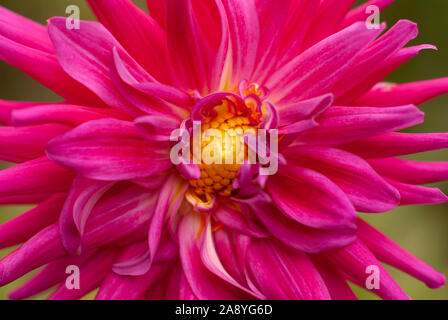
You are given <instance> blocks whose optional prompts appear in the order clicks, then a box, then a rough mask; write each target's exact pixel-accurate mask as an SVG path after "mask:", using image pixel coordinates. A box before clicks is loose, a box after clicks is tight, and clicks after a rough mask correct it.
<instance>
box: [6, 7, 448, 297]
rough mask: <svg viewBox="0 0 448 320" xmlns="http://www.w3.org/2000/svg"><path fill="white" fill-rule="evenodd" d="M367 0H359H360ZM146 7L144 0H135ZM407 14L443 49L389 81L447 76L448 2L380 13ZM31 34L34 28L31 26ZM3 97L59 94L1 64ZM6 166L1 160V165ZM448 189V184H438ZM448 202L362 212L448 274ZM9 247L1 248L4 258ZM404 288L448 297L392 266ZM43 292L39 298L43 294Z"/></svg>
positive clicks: (437, 156)
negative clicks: (374, 213) (367, 212)
mask: <svg viewBox="0 0 448 320" xmlns="http://www.w3.org/2000/svg"><path fill="white" fill-rule="evenodd" d="M362 2H363V1H359V3H362ZM135 3H137V4H138V5H139V6H141V7H142V8H144V0H139V1H135ZM72 4H75V5H78V6H79V7H80V9H81V19H83V20H93V19H94V17H93V15H92V13H91V12H90V10H89V8H88V7H87V5H86V4H85V1H83V0H0V5H2V6H4V7H6V8H8V9H10V10H13V11H15V12H18V13H20V14H22V15H24V16H26V17H29V18H31V19H33V20H36V21H38V22H40V23H43V24H45V23H46V20H47V19H48V18H49V17H52V16H64V15H65V8H66V7H67V6H68V5H72ZM402 18H406V19H410V20H413V21H415V22H417V23H418V24H419V29H420V35H419V37H418V38H417V39H416V40H414V41H413V44H421V43H429V44H434V45H436V46H437V47H438V48H439V51H438V52H435V51H429V50H427V51H423V52H422V53H420V55H419V56H417V57H416V58H414V59H413V60H412V61H410V62H408V63H407V64H405V65H404V66H402V67H401V68H400V69H398V70H396V71H395V72H394V73H393V74H391V75H390V76H389V77H388V81H393V82H409V81H417V80H423V79H431V78H438V77H444V76H448V35H447V32H448V1H447V0H426V1H422V0H397V1H396V3H394V4H392V5H391V6H390V7H389V8H388V9H387V10H386V11H385V12H383V13H382V15H381V20H382V21H386V22H387V23H388V26H391V25H392V24H394V23H395V22H396V21H397V20H399V19H402ZM29 32H32V30H29ZM0 75H1V78H0V99H7V100H22V101H47V102H48V101H58V100H59V98H58V96H56V95H55V94H53V93H52V92H51V91H49V90H48V89H46V88H44V87H43V86H41V85H40V84H38V83H37V82H35V81H33V80H32V79H31V78H29V77H27V76H26V75H24V74H22V73H20V72H19V71H17V70H15V69H14V68H12V67H10V66H8V65H6V64H5V63H3V62H0ZM422 109H423V110H424V111H425V112H426V122H425V123H424V124H422V125H419V126H417V127H414V128H412V130H408V131H409V132H446V131H447V120H448V95H446V96H444V97H441V98H438V99H435V100H433V101H431V102H429V103H427V104H425V105H423V106H422ZM411 158H412V159H416V160H428V161H440V160H448V151H447V150H442V151H436V152H429V153H425V154H419V155H416V156H413V157H411ZM6 166H8V164H6V163H0V168H2V167H3V168H5V167H6ZM437 186H438V187H440V188H441V189H442V190H443V191H444V192H445V193H448V183H442V184H438V185H437ZM26 209H27V207H23V206H20V207H19V206H7V207H0V223H2V222H4V221H7V220H8V219H10V218H12V217H14V216H15V215H18V214H19V213H21V212H23V211H24V210H26ZM447 213H448V205H447V204H444V205H433V206H414V207H401V208H398V209H396V210H394V211H392V212H389V213H385V214H380V215H366V214H363V217H365V219H366V220H368V221H369V222H370V223H372V224H373V225H375V226H376V227H378V228H379V229H380V230H382V231H383V232H384V233H385V234H386V235H388V236H390V237H391V238H392V239H394V240H395V241H396V242H398V243H399V244H400V245H401V246H403V247H404V248H405V249H407V250H409V251H410V252H412V253H413V254H414V255H416V256H417V257H419V258H420V259H422V260H423V261H425V262H427V263H429V264H430V265H432V266H433V267H435V268H436V269H437V270H439V271H441V272H443V273H448V233H447V232H446V231H447V230H446V229H447V226H448V215H447ZM9 251H10V250H0V257H2V256H4V255H6V254H7V253H8V252H9ZM388 270H390V273H391V274H392V276H393V277H394V278H395V279H396V280H397V282H398V283H399V284H400V285H401V286H402V288H403V289H404V290H405V291H406V292H407V293H408V294H409V295H410V296H411V297H412V298H414V299H448V286H446V287H444V288H441V289H438V290H430V289H428V288H427V287H426V286H425V285H424V284H422V283H420V282H419V281H417V280H415V279H413V278H411V277H410V276H408V275H406V274H404V273H402V272H400V271H397V270H394V269H392V268H388ZM21 281H23V279H20V280H18V281H16V282H15V283H12V284H11V285H9V286H6V287H4V288H0V299H6V297H7V291H8V290H9V289H11V288H13V287H14V286H16V285H17V284H18V283H20V282H21ZM355 290H356V292H357V293H358V294H359V296H360V298H362V299H375V297H374V296H373V295H372V294H370V293H369V292H366V291H364V290H361V289H359V288H355ZM44 297H45V295H41V296H39V297H38V298H44Z"/></svg>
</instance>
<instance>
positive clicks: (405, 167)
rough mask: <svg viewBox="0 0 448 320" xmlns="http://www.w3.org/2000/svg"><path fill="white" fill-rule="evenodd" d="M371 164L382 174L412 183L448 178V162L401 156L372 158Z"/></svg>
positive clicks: (431, 181)
mask: <svg viewBox="0 0 448 320" xmlns="http://www.w3.org/2000/svg"><path fill="white" fill-rule="evenodd" d="M368 162H369V164H370V165H371V166H372V167H373V168H375V170H376V171H377V172H378V173H380V174H381V175H382V176H385V177H388V178H391V179H393V180H397V181H400V182H405V183H410V184H426V183H433V182H439V181H444V180H448V162H422V161H413V160H407V159H399V158H384V159H370V160H368Z"/></svg>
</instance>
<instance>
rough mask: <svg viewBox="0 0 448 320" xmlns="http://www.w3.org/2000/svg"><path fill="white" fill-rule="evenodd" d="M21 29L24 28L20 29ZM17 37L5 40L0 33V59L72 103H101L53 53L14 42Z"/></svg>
mask: <svg viewBox="0 0 448 320" xmlns="http://www.w3.org/2000/svg"><path fill="white" fill-rule="evenodd" d="M64 26H65V19H64ZM23 32H24V30H22V31H21V33H23ZM27 33H28V31H27ZM17 39H20V38H14V39H8V38H6V37H4V36H3V35H2V34H1V33H0V60H3V61H5V62H6V63H8V64H10V65H12V66H13V67H15V68H17V69H19V70H21V71H22V72H24V73H26V74H27V75H29V76H30V77H32V78H33V79H34V80H36V81H38V82H40V83H41V84H42V85H44V86H45V87H47V88H48V89H50V90H52V91H54V92H55V93H57V94H58V95H60V96H61V97H63V98H65V99H67V100H68V101H70V102H72V103H87V104H90V105H95V106H96V105H101V104H102V103H101V101H100V100H99V99H98V98H97V97H96V96H95V95H94V94H93V93H92V92H91V91H89V90H88V89H87V88H86V87H84V86H82V85H81V84H80V83H78V82H76V81H75V80H73V79H72V78H70V77H69V76H68V75H67V74H66V73H65V72H64V70H62V68H61V67H60V65H59V63H58V61H57V59H56V56H55V55H54V54H52V53H48V52H46V51H41V50H38V49H35V48H32V47H28V46H26V45H23V44H21V43H19V42H17V41H16V40H17Z"/></svg>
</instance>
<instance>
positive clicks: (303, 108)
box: [278, 94, 333, 127]
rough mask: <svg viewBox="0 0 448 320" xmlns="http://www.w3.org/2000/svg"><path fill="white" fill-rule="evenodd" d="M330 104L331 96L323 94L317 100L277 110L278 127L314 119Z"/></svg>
mask: <svg viewBox="0 0 448 320" xmlns="http://www.w3.org/2000/svg"><path fill="white" fill-rule="evenodd" d="M332 103H333V95H332V94H325V95H323V96H320V97H317V98H312V99H309V100H305V101H301V102H299V103H297V104H292V105H289V106H287V107H284V108H279V110H278V113H279V116H280V126H281V127H283V126H287V125H291V124H293V123H295V122H298V121H300V120H304V119H308V118H312V117H315V116H317V115H319V114H321V113H322V112H323V111H324V110H326V109H327V108H328V107H329V106H331V104H332Z"/></svg>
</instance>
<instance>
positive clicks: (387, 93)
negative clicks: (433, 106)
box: [356, 78, 448, 107]
mask: <svg viewBox="0 0 448 320" xmlns="http://www.w3.org/2000/svg"><path fill="white" fill-rule="evenodd" d="M446 93H448V78H441V79H434V80H425V81H417V82H411V83H405V84H387V83H385V84H380V85H378V86H376V87H374V88H372V90H370V91H369V92H368V93H366V94H365V95H364V96H362V97H361V98H359V99H358V101H356V103H357V104H359V105H362V106H372V107H390V106H395V105H404V104H414V105H420V104H422V103H425V102H426V101H429V100H431V99H434V98H436V97H438V96H440V95H443V94H446Z"/></svg>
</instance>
